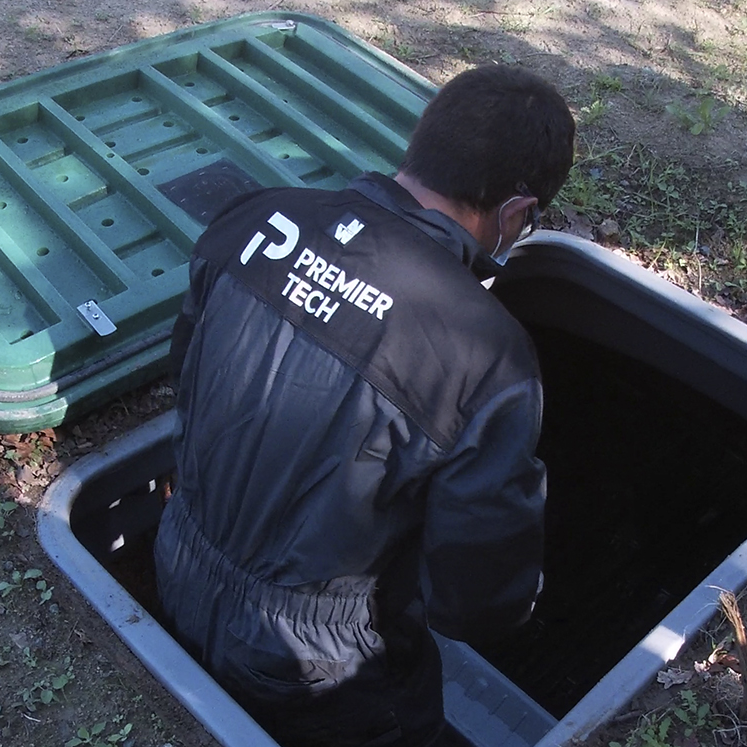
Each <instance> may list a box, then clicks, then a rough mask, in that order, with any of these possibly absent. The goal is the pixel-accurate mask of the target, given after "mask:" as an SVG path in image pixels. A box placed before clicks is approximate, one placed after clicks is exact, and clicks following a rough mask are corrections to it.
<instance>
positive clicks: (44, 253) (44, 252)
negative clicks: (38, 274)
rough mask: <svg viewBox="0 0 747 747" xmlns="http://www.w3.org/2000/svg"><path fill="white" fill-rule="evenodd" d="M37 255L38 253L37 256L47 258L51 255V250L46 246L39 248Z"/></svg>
mask: <svg viewBox="0 0 747 747" xmlns="http://www.w3.org/2000/svg"><path fill="white" fill-rule="evenodd" d="M36 253H37V254H38V255H39V256H40V257H46V256H47V254H49V249H48V248H47V247H46V246H40V247H39V248H38V249H37V250H36Z"/></svg>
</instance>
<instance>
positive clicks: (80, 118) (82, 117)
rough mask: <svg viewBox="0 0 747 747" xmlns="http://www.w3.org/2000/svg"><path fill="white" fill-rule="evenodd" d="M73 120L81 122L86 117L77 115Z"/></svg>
mask: <svg viewBox="0 0 747 747" xmlns="http://www.w3.org/2000/svg"><path fill="white" fill-rule="evenodd" d="M75 118H76V119H77V120H78V122H82V121H83V120H84V119H85V118H86V116H85V114H77V115H76V116H75Z"/></svg>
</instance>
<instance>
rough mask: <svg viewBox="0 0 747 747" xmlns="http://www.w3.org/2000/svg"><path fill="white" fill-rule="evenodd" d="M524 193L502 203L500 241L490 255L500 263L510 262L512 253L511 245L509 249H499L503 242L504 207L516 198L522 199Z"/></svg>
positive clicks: (499, 222)
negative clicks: (509, 256) (502, 219)
mask: <svg viewBox="0 0 747 747" xmlns="http://www.w3.org/2000/svg"><path fill="white" fill-rule="evenodd" d="M521 199H522V195H514V196H513V197H510V198H509V199H508V200H506V201H505V202H504V203H503V205H501V209H500V210H499V211H498V241H497V243H496V245H495V248H494V249H493V251H492V252H491V254H490V256H491V257H492V258H493V260H494V261H495V262H497V263H498V264H499V265H501V266H503V265H505V264H506V262H508V255H509V254H510V253H511V247H512V246H513V244H512V245H511V246H509V247H508V249H505V250H504V251H503V252H500V253H499V251H498V250H499V249H500V248H501V243H502V242H503V229H502V228H501V226H502V225H503V222H502V221H501V218H502V217H503V209H504V208H505V207H506V205H509V204H510V203H511V202H513V201H514V200H521Z"/></svg>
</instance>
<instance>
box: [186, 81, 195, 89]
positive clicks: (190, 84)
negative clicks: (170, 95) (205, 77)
mask: <svg viewBox="0 0 747 747" xmlns="http://www.w3.org/2000/svg"><path fill="white" fill-rule="evenodd" d="M194 84H195V82H194V81H193V80H188V81H187V82H186V83H185V84H184V85H185V86H186V87H187V88H192V86H193V85H194Z"/></svg>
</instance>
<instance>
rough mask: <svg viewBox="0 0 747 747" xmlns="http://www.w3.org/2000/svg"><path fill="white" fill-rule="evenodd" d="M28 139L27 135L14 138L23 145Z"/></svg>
mask: <svg viewBox="0 0 747 747" xmlns="http://www.w3.org/2000/svg"><path fill="white" fill-rule="evenodd" d="M28 141H29V139H28V138H27V137H19V138H18V140H16V142H17V143H21V145H23V144H24V143H28Z"/></svg>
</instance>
